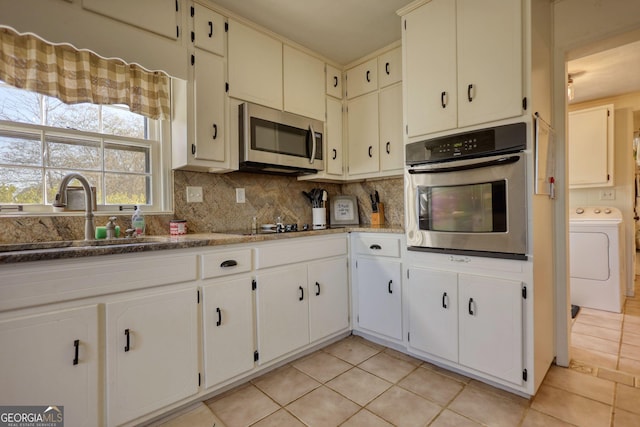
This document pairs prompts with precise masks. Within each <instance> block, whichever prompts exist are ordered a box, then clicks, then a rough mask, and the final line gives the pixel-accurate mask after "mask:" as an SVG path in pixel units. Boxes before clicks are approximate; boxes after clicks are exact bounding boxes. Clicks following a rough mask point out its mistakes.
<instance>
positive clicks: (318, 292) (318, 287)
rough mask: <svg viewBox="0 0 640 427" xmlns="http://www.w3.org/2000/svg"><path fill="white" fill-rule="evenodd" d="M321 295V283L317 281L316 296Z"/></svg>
mask: <svg viewBox="0 0 640 427" xmlns="http://www.w3.org/2000/svg"><path fill="white" fill-rule="evenodd" d="M319 295H320V283H318V282H316V296H319Z"/></svg>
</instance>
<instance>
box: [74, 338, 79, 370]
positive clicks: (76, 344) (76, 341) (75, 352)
mask: <svg viewBox="0 0 640 427" xmlns="http://www.w3.org/2000/svg"><path fill="white" fill-rule="evenodd" d="M73 347H74V350H73V352H74V357H73V364H74V365H77V364H78V347H80V340H75V341H74V342H73Z"/></svg>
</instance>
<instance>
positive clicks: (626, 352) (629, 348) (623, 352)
mask: <svg viewBox="0 0 640 427" xmlns="http://www.w3.org/2000/svg"><path fill="white" fill-rule="evenodd" d="M620 357H626V358H627V359H635V360H640V346H637V345H631V344H626V343H622V344H621V345H620Z"/></svg>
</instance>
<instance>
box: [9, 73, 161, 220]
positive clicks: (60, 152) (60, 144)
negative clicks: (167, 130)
mask: <svg viewBox="0 0 640 427" xmlns="http://www.w3.org/2000/svg"><path fill="white" fill-rule="evenodd" d="M160 125H161V123H160V122H159V121H157V120H151V119H148V118H146V117H144V116H142V115H139V114H135V113H131V112H130V111H129V109H128V107H127V106H119V105H94V104H77V105H67V104H64V103H63V102H61V101H59V100H58V99H56V98H53V97H48V96H44V95H39V94H37V93H34V92H30V91H26V90H22V89H16V88H13V87H11V86H9V85H6V84H4V83H2V82H0V205H3V206H4V205H23V207H24V210H25V211H34V212H39V211H44V212H46V211H51V208H50V205H51V204H52V202H53V200H54V198H55V194H56V192H57V190H58V186H59V184H60V181H61V180H62V177H63V176H64V175H66V174H67V173H69V172H79V173H81V174H83V175H84V176H85V177H86V178H87V179H88V180H89V182H90V183H91V185H92V186H95V187H96V200H97V204H98V210H105V211H109V210H118V209H119V207H120V206H122V205H147V210H151V211H161V210H163V209H162V199H163V197H162V191H154V189H156V188H157V187H159V189H161V188H162V181H163V179H162V173H155V174H154V172H157V171H159V170H161V169H162V167H161V164H160V159H161V151H162V150H161V144H160V138H159V136H160V135H161V130H160ZM159 189H158V190H159ZM156 199H160V200H156Z"/></svg>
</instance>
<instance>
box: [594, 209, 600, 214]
mask: <svg viewBox="0 0 640 427" xmlns="http://www.w3.org/2000/svg"><path fill="white" fill-rule="evenodd" d="M600 212H601V211H600V209H598V208H595V209H594V210H593V213H595V214H599V213H600Z"/></svg>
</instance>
